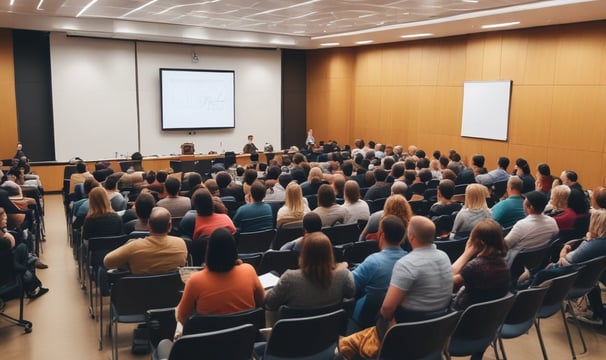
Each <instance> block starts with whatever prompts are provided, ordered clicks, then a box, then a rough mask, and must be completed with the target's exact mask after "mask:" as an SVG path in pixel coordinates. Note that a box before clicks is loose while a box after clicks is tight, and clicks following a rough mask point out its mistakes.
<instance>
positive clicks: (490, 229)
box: [469, 219, 507, 256]
mask: <svg viewBox="0 0 606 360" xmlns="http://www.w3.org/2000/svg"><path fill="white" fill-rule="evenodd" d="M469 241H471V242H472V244H474V245H476V249H478V250H479V252H480V253H483V255H484V256H494V255H497V256H505V254H506V253H507V247H506V245H505V240H504V237H503V229H502V228H501V225H499V223H498V222H496V221H494V220H492V219H484V220H481V221H480V222H478V223H477V224H476V226H474V227H473V229H472V230H471V234H470V235H469Z"/></svg>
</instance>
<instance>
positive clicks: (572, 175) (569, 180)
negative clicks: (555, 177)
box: [560, 170, 578, 186]
mask: <svg viewBox="0 0 606 360" xmlns="http://www.w3.org/2000/svg"><path fill="white" fill-rule="evenodd" d="M560 180H562V184H564V185H568V186H570V185H573V184H574V183H576V182H577V180H578V176H577V173H576V172H574V171H572V170H564V171H562V173H561V174H560Z"/></svg>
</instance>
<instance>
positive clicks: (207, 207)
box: [191, 188, 214, 216]
mask: <svg viewBox="0 0 606 360" xmlns="http://www.w3.org/2000/svg"><path fill="white" fill-rule="evenodd" d="M191 202H192V206H193V208H194V209H195V210H196V213H197V214H198V216H210V215H212V214H213V208H214V206H213V196H212V195H211V193H210V191H208V190H207V189H204V188H201V189H198V190H196V191H195V192H194V194H193V195H192V197H191Z"/></svg>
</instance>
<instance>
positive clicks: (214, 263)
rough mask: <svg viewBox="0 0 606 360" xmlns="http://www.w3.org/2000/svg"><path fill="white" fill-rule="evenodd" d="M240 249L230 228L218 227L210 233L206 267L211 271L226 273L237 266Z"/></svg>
mask: <svg viewBox="0 0 606 360" xmlns="http://www.w3.org/2000/svg"><path fill="white" fill-rule="evenodd" d="M237 260H238V250H237V248H236V240H235V239H234V237H233V235H232V234H231V233H230V232H229V230H227V229H225V228H217V229H216V230H215V231H213V232H212V234H210V237H209V238H208V243H207V245H206V258H205V263H206V268H207V269H208V271H211V272H219V273H226V272H229V271H230V270H231V269H233V267H234V266H236V261H237Z"/></svg>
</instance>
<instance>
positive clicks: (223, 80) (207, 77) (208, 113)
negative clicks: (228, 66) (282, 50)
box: [160, 69, 236, 130]
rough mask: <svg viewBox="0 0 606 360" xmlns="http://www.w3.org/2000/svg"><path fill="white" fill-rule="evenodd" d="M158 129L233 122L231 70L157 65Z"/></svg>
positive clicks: (227, 125)
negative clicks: (158, 84) (158, 83)
mask: <svg viewBox="0 0 606 360" xmlns="http://www.w3.org/2000/svg"><path fill="white" fill-rule="evenodd" d="M160 83H161V86H160V88H161V96H162V102H161V104H162V105H161V106H162V130H185V129H225V128H233V127H235V126H236V124H235V103H234V83H235V72H234V71H223V70H189V69H187V70H186V69H160Z"/></svg>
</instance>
